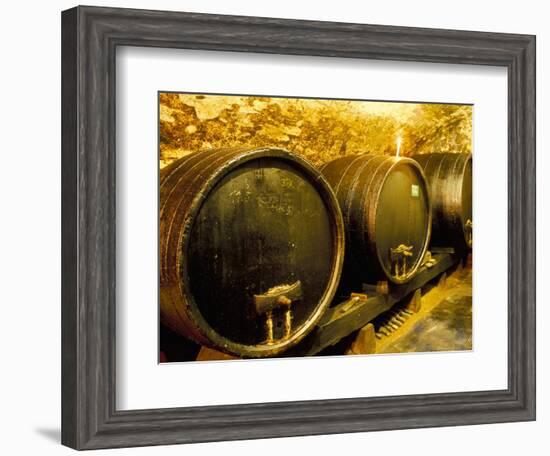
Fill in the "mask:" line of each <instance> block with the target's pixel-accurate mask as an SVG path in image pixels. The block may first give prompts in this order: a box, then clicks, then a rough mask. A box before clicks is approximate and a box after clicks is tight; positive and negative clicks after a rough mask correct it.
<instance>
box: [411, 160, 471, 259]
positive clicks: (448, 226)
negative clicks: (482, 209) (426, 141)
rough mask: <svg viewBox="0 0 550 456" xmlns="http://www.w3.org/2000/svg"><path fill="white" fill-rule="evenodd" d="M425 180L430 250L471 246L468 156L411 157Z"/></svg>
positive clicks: (469, 166) (460, 248)
mask: <svg viewBox="0 0 550 456" xmlns="http://www.w3.org/2000/svg"><path fill="white" fill-rule="evenodd" d="M413 159H414V160H416V161H417V162H418V163H420V165H421V166H422V168H423V169H424V174H425V175H426V179H427V180H428V184H429V188H430V197H431V200H432V207H433V224H432V241H431V245H432V246H434V247H454V248H456V249H458V250H461V251H464V250H467V249H469V248H471V247H472V156H471V154H461V153H432V154H422V155H415V156H414V157H413Z"/></svg>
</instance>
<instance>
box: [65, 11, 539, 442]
mask: <svg viewBox="0 0 550 456" xmlns="http://www.w3.org/2000/svg"><path fill="white" fill-rule="evenodd" d="M117 46H145V47H161V48H185V49H200V50H217V51H240V52H262V53H274V54H293V55H313V56H327V57H340V58H342V57H344V58H345V57H348V58H364V59H386V60H397V61H418V62H439V63H453V64H475V65H494V66H502V67H506V68H507V69H508V97H509V98H508V106H509V108H508V128H509V131H508V233H509V234H508V252H509V263H508V279H509V280H508V388H507V389H505V390H495V391H477V392H466V393H446V394H422V395H408V396H393V397H376V398H349V399H335V400H314V401H301V402H280V403H265V404H242V405H229V406H208V407H206V406H205V407H188V408H169V409H154V410H124V411H121V410H117V409H116V405H115V404H116V401H115V384H116V383H115V382H116V372H115V359H116V356H115V317H116V315H115V286H116V280H115V273H116V271H115V263H116V261H115V256H116V255H115V252H116V250H115V243H116V239H115V233H116V227H115V223H116V214H115V212H116V211H115V162H116V160H115V157H116V150H115V104H116V103H115V101H116V95H115V70H116V65H115V54H116V48H117ZM245 58H246V55H243V59H245ZM535 231H536V230H535V37H534V36H530V35H512V34H501V33H481V32H466V31H452V30H437V29H418V28H404V27H391V26H372V25H361V24H344V23H330V22H312V21H298V20H282V19H267V18H255V17H236V16H217V15H205V14H189V13H175V12H162V11H145V10H129V9H112V8H96V7H77V8H73V9H70V10H67V11H65V12H63V13H62V443H63V444H65V445H68V446H70V447H73V448H76V449H93V448H109V447H124V446H140V445H161V444H174V443H188V442H206V441H219V440H236V439H254V438H266V437H283V436H299V435H314V434H328V433H343V432H362V431H373V430H388V429H403V428H420V427H429V426H454V425H465V424H480V423H496V422H506V421H528V420H534V419H535Z"/></svg>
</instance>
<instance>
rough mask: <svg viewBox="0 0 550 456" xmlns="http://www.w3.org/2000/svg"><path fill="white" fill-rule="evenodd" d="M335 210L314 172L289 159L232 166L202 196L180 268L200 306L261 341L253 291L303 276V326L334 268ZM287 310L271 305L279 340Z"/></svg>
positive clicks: (299, 306)
mask: <svg viewBox="0 0 550 456" xmlns="http://www.w3.org/2000/svg"><path fill="white" fill-rule="evenodd" d="M333 217H334V215H331V214H330V213H329V208H328V207H327V204H326V202H325V201H324V200H323V197H322V195H321V194H320V193H319V191H318V188H317V187H316V186H315V185H314V183H313V182H311V176H309V175H306V174H305V173H304V172H303V170H301V169H299V168H298V167H296V166H294V165H293V164H292V163H291V162H285V161H281V160H278V159H274V158H269V157H262V158H258V159H255V160H251V161H248V162H246V163H243V164H241V165H240V166H239V167H237V168H235V169H233V170H232V171H230V172H229V173H228V174H226V175H225V176H224V177H223V178H222V179H221V180H220V181H219V182H218V183H217V184H216V185H215V186H214V188H213V189H212V190H211V191H210V192H209V193H208V195H206V196H205V198H204V202H203V203H202V205H201V207H200V209H199V210H198V213H197V215H196V217H195V220H194V223H193V226H192V228H191V231H190V234H189V239H188V242H187V245H188V250H187V257H186V267H185V268H183V269H182V274H186V275H187V277H186V279H187V280H186V281H187V283H188V284H189V288H190V292H191V294H192V296H193V301H194V305H195V306H196V310H197V311H198V312H199V313H200V315H201V316H202V318H203V319H204V320H205V322H206V323H207V324H208V325H209V326H210V327H211V328H212V329H213V331H215V332H216V333H217V334H219V335H221V336H222V337H224V338H226V339H228V340H230V341H232V342H236V343H239V344H247V345H255V344H262V343H263V341H264V340H265V316H263V315H259V314H258V312H257V309H256V308H255V296H260V295H265V294H266V293H268V291H269V290H270V289H273V287H277V286H280V285H281V284H294V283H296V282H299V283H300V288H301V292H300V293H299V294H296V296H294V295H293V302H292V306H291V311H292V320H293V321H292V326H293V328H299V327H300V326H302V325H304V324H305V323H306V322H307V320H308V318H309V317H310V316H311V314H312V313H313V312H314V311H315V309H316V308H317V307H318V306H319V303H320V302H321V301H322V298H323V296H324V295H325V293H326V292H327V287H329V284H330V282H331V277H332V276H333V273H334V271H333V268H334V264H335V261H334V258H335V251H334V249H335V248H336V247H335V246H336V242H335V239H334V222H333V220H334V219H333ZM256 300H257V298H256ZM283 307H284V306H283ZM284 310H285V309H280V310H279V309H277V308H276V309H274V311H273V332H274V334H273V335H274V337H275V339H278V338H280V337H283V336H284V318H285V315H284Z"/></svg>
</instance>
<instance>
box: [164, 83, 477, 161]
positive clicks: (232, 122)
mask: <svg viewBox="0 0 550 456" xmlns="http://www.w3.org/2000/svg"><path fill="white" fill-rule="evenodd" d="M398 138H401V150H400V154H401V155H404V156H407V155H412V154H413V153H426V152H471V149H472V106H470V105H445V104H417V103H387V102H370V101H349V100H310V99H295V98H265V97H255V96H220V95H197V94H176V93H162V94H161V95H160V165H161V167H164V166H165V165H167V164H169V163H170V162H172V161H173V160H175V159H178V158H180V157H182V156H184V155H187V154H189V153H193V152H197V151H199V150H201V149H210V148H220V147H234V146H266V145H272V146H277V147H281V148H284V149H287V150H290V151H293V152H296V153H298V154H300V155H303V156H305V157H306V158H308V159H309V160H310V161H311V162H313V163H314V164H315V165H320V164H322V163H325V162H327V161H330V160H332V159H334V158H337V157H339V156H341V155H348V154H354V153H366V152H368V153H374V154H395V153H396V147H397V146H396V145H397V140H398Z"/></svg>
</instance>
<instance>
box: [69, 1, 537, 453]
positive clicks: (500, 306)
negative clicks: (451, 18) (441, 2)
mask: <svg viewBox="0 0 550 456" xmlns="http://www.w3.org/2000/svg"><path fill="white" fill-rule="evenodd" d="M62 53H63V56H62V57H63V58H62V77H63V79H62V109H63V111H62V124H63V129H62V167H63V169H62V213H63V220H62V222H63V223H62V225H63V226H62V229H63V233H62V237H63V251H62V275H63V283H62V369H63V371H62V378H63V385H62V400H63V402H62V442H63V443H64V444H65V445H68V446H70V447H73V448H76V449H93V448H111V447H121V446H142V445H159V444H174V443H189V442H204V441H215V440H235V439H249V438H265V437H278V436H297V435H314V434H326V433H342V432H359V431H371V430H386V429H402V428H415V427H428V426H449V425H463V424H480V423H493V422H504V421H525V420H533V419H535V38H534V36H530V35H512V34H498V33H480V32H464V31H451V30H437V29H416V28H404V27H391V26H373V25H363V24H343V23H328V22H313V21H294V20H282V19H269V18H253V17H235V16H215V15H205V14H195V13H193V14H190V13H176V12H161V11H145V10H128V9H112V8H100V7H77V8H74V9H71V10H67V11H65V12H63V14H62ZM474 220H475V223H474Z"/></svg>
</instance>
